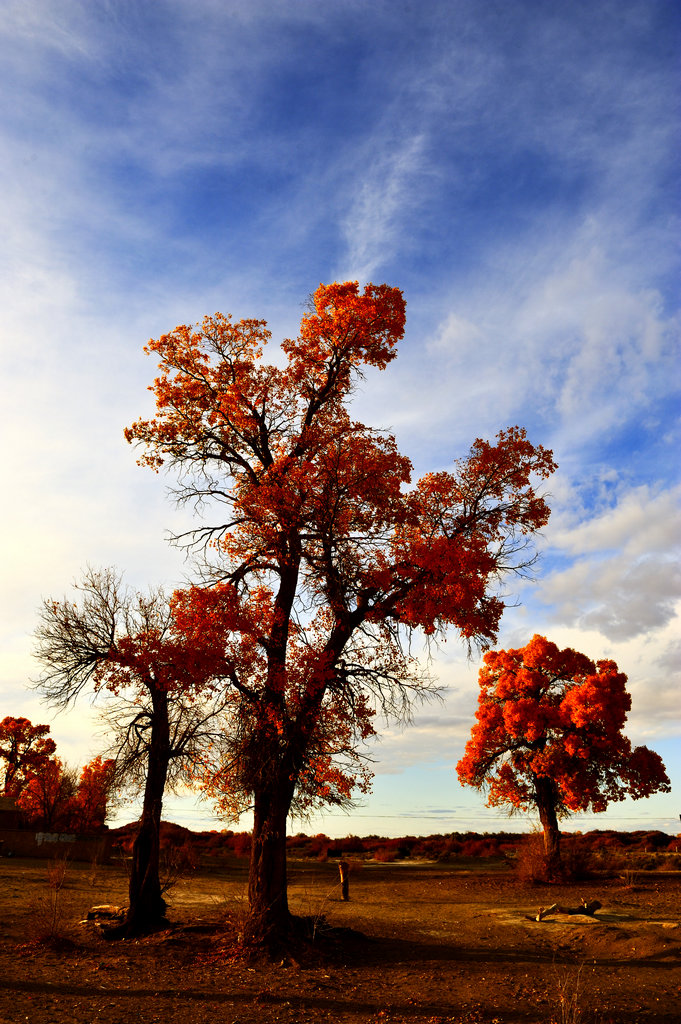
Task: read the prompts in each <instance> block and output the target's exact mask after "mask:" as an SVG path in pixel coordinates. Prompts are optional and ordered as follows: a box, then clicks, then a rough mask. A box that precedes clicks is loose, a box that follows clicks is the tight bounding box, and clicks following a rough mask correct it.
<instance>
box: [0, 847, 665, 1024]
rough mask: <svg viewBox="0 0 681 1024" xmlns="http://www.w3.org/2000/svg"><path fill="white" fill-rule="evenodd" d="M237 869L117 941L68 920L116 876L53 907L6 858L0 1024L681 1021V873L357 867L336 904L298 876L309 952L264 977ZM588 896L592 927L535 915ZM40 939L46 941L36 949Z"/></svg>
mask: <svg viewBox="0 0 681 1024" xmlns="http://www.w3.org/2000/svg"><path fill="white" fill-rule="evenodd" d="M245 872H246V864H245V862H244V861H234V863H233V864H232V865H231V866H227V867H225V868H223V869H215V870H212V871H207V870H202V869H199V870H198V871H197V872H196V873H195V874H193V875H192V876H191V877H190V878H188V879H185V880H182V881H181V882H179V883H178V884H177V885H176V887H175V888H174V889H173V890H172V893H171V894H170V899H171V900H172V902H171V907H170V911H169V917H170V919H171V921H172V927H171V928H169V929H168V930H167V931H165V932H162V933H159V934H157V935H154V936H151V937H149V938H146V939H141V940H136V941H129V940H128V941H125V942H115V943H114V942H108V941H105V940H104V939H102V937H101V935H100V934H99V933H98V932H97V930H96V929H95V928H94V927H93V926H92V925H85V924H80V923H79V922H80V921H81V920H82V918H83V917H84V915H85V912H86V911H87V909H88V908H89V907H91V906H93V905H95V904H98V903H104V902H118V903H123V902H124V901H125V892H126V886H127V879H126V876H125V871H124V868H123V866H122V865H120V864H115V865H111V866H107V867H105V868H101V867H100V868H98V869H96V870H95V869H93V868H92V867H91V866H90V865H87V864H77V863H72V864H68V865H67V868H66V874H65V878H64V883H63V886H62V888H61V889H60V890H58V895H57V906H56V911H54V902H53V899H54V894H55V890H54V889H52V888H50V885H49V883H48V878H47V875H48V867H47V865H46V863H45V862H43V861H35V860H34V861H31V860H11V859H4V860H0V1024H19V1022H21V1024H25V1022H30V1024H58V1022H63V1024H67V1022H69V1024H70V1022H73V1021H78V1022H79V1024H94V1022H102V1024H123V1022H128V1021H135V1022H137V1021H139V1022H141V1024H151V1022H161V1021H162V1022H164V1024H205V1022H206V1021H210V1022H211V1024H256V1022H257V1024H273V1022H282V1024H312V1022H318V1021H321V1022H326V1021H331V1022H334V1024H336V1022H337V1024H492V1022H498V1024H525V1022H528V1024H529V1022H535V1021H536V1022H541V1024H549V1022H558V1024H575V1022H576V1021H581V1022H582V1024H592V1022H598V1024H637V1022H643V1021H646V1022H647V1021H659V1022H662V1024H678V1022H679V1021H681V924H680V921H681V914H680V909H679V907H680V897H681V876H680V875H678V874H677V875H664V876H663V875H661V874H659V873H657V874H655V873H651V874H648V875H645V876H643V875H642V876H641V877H640V878H639V879H638V880H636V884H635V885H634V886H633V887H629V888H627V887H625V885H624V883H623V882H622V881H621V880H617V879H615V880H612V879H611V880H599V881H590V882H588V883H580V884H579V885H578V886H575V887H553V886H552V887H532V886H524V885H521V884H519V883H518V881H517V880H516V879H515V878H514V876H513V874H512V873H511V872H508V871H496V872H495V871H485V870H484V869H482V870H473V871H468V872H466V871H462V870H460V869H457V867H456V865H439V864H422V865H413V864H407V865H405V864H385V865H380V864H373V863H366V864H363V865H360V866H358V868H357V869H356V870H354V871H353V873H352V874H351V879H350V902H348V903H343V902H342V901H341V899H340V890H339V887H338V884H337V866H336V865H335V864H334V863H333V862H329V863H327V864H317V863H312V864H309V863H307V862H293V863H292V864H291V869H290V876H291V886H290V903H291V908H292V910H293V911H294V912H295V913H297V914H300V915H304V916H306V917H308V918H310V919H311V922H312V927H313V931H314V939H315V941H314V943H313V944H312V945H310V946H309V947H308V948H303V949H301V950H296V953H295V957H294V958H293V959H289V960H288V961H286V962H283V963H281V964H278V963H266V964H263V963H254V962H252V961H250V962H249V961H248V960H245V959H244V958H243V957H242V956H240V955H235V948H236V947H235V945H234V942H233V935H234V931H235V929H236V930H238V927H239V922H240V921H242V920H243V914H244V908H245V896H244V893H245ZM582 896H583V897H584V898H586V899H587V900H591V899H599V900H600V901H601V903H602V908H601V909H600V910H599V911H598V912H597V914H596V916H595V917H594V918H589V917H586V916H582V915H572V916H566V915H558V916H552V917H549V918H548V919H546V920H544V921H542V922H541V923H538V922H536V921H535V920H532V919H531V918H534V917H535V915H536V914H537V911H538V908H539V906H540V905H543V906H547V905H549V904H551V903H554V902H556V903H562V904H565V905H577V904H578V903H579V900H580V897H582ZM53 924H54V928H53V929H52V925H53ZM46 929H47V930H48V931H49V930H51V929H52V930H54V931H56V932H58V933H59V936H60V937H59V939H58V941H57V942H56V943H55V944H45V943H40V942H37V941H36V936H37V935H38V934H39V933H40V932H41V931H42V932H45V930H46ZM561 997H562V999H563V1001H562V1002H561Z"/></svg>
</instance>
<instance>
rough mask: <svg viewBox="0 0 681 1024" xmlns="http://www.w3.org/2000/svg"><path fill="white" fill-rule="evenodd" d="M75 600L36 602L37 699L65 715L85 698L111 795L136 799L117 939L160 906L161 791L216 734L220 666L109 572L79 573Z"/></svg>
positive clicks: (153, 600)
mask: <svg viewBox="0 0 681 1024" xmlns="http://www.w3.org/2000/svg"><path fill="white" fill-rule="evenodd" d="M76 591H77V592H78V594H79V597H80V600H79V601H78V602H75V603H74V602H73V601H72V600H68V599H66V598H65V599H63V600H61V601H54V600H46V601H45V602H44V603H43V607H42V611H41V618H40V625H39V627H38V629H37V631H36V639H37V651H36V653H37V657H38V659H39V660H40V662H41V663H42V666H43V670H42V673H41V675H40V677H39V679H38V680H37V682H36V685H37V687H38V688H39V689H40V690H41V692H42V693H43V696H44V699H45V700H46V702H47V703H49V704H50V705H52V706H53V707H57V708H61V709H65V708H67V707H68V706H69V705H71V704H72V703H73V702H74V701H75V700H76V699H77V698H78V697H79V696H81V694H84V693H85V692H88V693H89V694H90V696H91V697H92V698H93V699H94V700H95V701H96V702H100V701H101V702H102V705H103V713H104V717H105V720H106V721H107V723H108V725H109V727H110V728H111V729H112V731H113V736H114V741H113V744H112V748H111V753H112V754H113V756H114V757H115V762H116V767H115V777H116V781H117V784H118V786H119V787H121V786H123V787H130V786H137V787H139V788H141V789H142V790H143V803H142V816H141V819H140V823H139V828H138V831H137V835H136V837H135V841H134V844H133V850H132V870H131V874H130V886H129V908H128V914H127V918H126V921H125V924H124V925H123V929H122V930H123V931H124V932H125V933H126V934H138V933H141V932H144V931H149V930H151V929H153V928H155V927H157V926H158V925H159V924H160V923H161V922H162V921H163V919H164V917H165V911H166V904H165V901H164V900H163V897H162V894H161V884H160V880H159V831H160V823H161V811H162V806H163V796H164V793H165V790H166V787H167V786H168V785H175V784H178V783H179V782H180V781H183V780H191V779H192V778H193V776H194V774H195V768H196V766H197V765H198V764H199V763H201V762H204V761H205V760H206V756H207V748H208V746H209V744H210V743H211V742H212V740H213V739H214V733H215V732H216V731H217V724H216V723H217V720H218V717H219V715H220V713H221V710H223V707H224V697H220V696H219V695H218V693H219V691H218V690H217V689H214V682H215V680H216V679H217V678H219V676H220V674H221V669H223V668H224V665H223V663H222V661H221V656H220V652H219V650H216V649H215V648H213V647H212V646H211V647H209V646H208V645H204V646H203V647H202V646H201V644H200V643H197V640H196V637H191V638H188V637H187V636H186V635H183V633H182V631H181V629H180V628H179V627H178V625H177V622H176V618H175V615H174V604H173V599H172V598H171V599H169V598H168V597H167V595H166V594H165V593H164V592H163V591H162V590H160V589H159V590H152V591H150V592H148V593H146V594H143V593H140V592H138V591H134V590H131V589H129V588H127V587H124V586H123V585H122V579H121V576H120V574H119V573H117V572H116V571H115V570H113V569H105V570H101V571H97V570H93V569H88V570H87V571H86V572H85V573H84V575H83V579H82V580H81V582H80V583H78V584H76Z"/></svg>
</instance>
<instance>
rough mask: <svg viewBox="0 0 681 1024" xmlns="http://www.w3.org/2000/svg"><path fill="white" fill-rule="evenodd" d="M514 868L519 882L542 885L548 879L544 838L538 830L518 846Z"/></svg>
mask: <svg viewBox="0 0 681 1024" xmlns="http://www.w3.org/2000/svg"><path fill="white" fill-rule="evenodd" d="M515 870H516V873H517V874H518V877H519V878H520V880H521V882H528V883H530V884H531V885H543V884H545V883H546V882H547V881H548V864H547V859H546V853H545V851H544V838H543V836H542V834H541V833H540V832H532V833H531V834H530V835H529V836H528V837H527V838H526V839H525V841H524V842H523V843H521V844H520V846H519V847H518V852H517V855H516V858H515Z"/></svg>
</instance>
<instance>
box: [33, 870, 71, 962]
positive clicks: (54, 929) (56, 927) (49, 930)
mask: <svg viewBox="0 0 681 1024" xmlns="http://www.w3.org/2000/svg"><path fill="white" fill-rule="evenodd" d="M66 866H67V861H66V858H65V857H55V858H54V860H51V861H50V862H49V864H48V865H47V887H46V891H45V892H44V893H41V894H40V895H39V896H37V897H36V898H35V899H34V900H33V901H32V902H31V904H30V910H29V922H28V928H27V933H28V937H29V939H30V941H32V942H35V943H37V944H39V945H50V946H57V945H59V944H61V943H63V942H64V941H65V940H67V939H68V938H69V933H70V931H71V928H70V926H69V925H68V924H67V923H66V916H67V915H66V907H65V905H64V900H63V897H62V889H63V887H64V881H65V879H66Z"/></svg>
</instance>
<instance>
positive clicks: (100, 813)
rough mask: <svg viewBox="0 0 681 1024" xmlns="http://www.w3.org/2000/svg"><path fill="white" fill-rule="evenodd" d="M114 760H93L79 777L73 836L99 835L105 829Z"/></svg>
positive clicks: (114, 767) (72, 810)
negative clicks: (77, 834)
mask: <svg viewBox="0 0 681 1024" xmlns="http://www.w3.org/2000/svg"><path fill="white" fill-rule="evenodd" d="M115 770H116V762H115V760H114V758H112V757H107V758H102V757H101V756H97V757H94V758H93V759H92V761H90V762H89V764H86V765H85V767H84V768H83V769H82V771H81V773H80V779H79V780H78V788H77V789H76V793H75V796H74V799H73V802H72V807H71V820H72V825H73V829H72V830H73V831H74V832H81V833H83V832H98V831H99V830H100V829H102V828H103V827H104V822H105V821H106V817H107V813H108V807H109V801H110V798H111V794H112V791H113V788H114V783H115Z"/></svg>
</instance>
